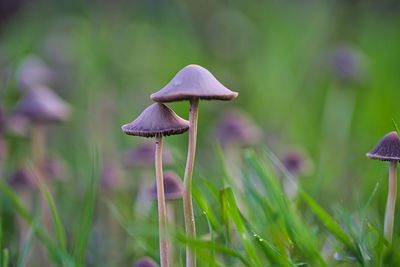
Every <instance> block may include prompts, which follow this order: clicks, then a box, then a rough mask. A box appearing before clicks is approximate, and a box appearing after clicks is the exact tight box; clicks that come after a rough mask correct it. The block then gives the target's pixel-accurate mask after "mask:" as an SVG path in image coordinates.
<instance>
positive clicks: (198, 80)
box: [151, 64, 238, 267]
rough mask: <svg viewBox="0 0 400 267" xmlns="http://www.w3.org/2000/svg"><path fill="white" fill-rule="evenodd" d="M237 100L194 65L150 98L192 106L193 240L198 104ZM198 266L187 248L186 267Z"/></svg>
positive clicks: (187, 187)
mask: <svg viewBox="0 0 400 267" xmlns="http://www.w3.org/2000/svg"><path fill="white" fill-rule="evenodd" d="M237 96H238V93H236V92H233V91H231V90H229V89H228V88H226V87H225V86H224V85H222V84H221V83H220V82H219V81H218V80H217V79H216V78H215V77H214V76H213V75H212V74H211V73H210V72H209V71H208V70H206V69H205V68H203V67H201V66H198V65H193V64H192V65H188V66H186V67H184V68H183V69H182V70H180V71H179V72H178V73H177V74H176V75H175V77H174V78H173V79H172V80H171V81H170V82H169V83H168V84H167V85H166V86H165V87H163V88H162V89H161V90H160V91H158V92H156V93H154V94H152V95H151V99H152V100H154V101H156V102H174V101H180V100H189V102H190V111H189V124H190V127H189V145H188V155H187V160H186V168H185V176H184V182H183V183H184V192H183V209H184V217H185V228H186V233H187V234H188V236H189V237H191V238H196V225H195V220H194V212H193V204H192V193H191V189H192V176H193V167H194V159H195V153H196V139H197V120H198V105H199V100H200V99H205V100H232V99H234V98H236V97H237ZM195 266H196V253H195V251H194V250H192V249H191V248H190V247H189V245H187V246H186V267H195Z"/></svg>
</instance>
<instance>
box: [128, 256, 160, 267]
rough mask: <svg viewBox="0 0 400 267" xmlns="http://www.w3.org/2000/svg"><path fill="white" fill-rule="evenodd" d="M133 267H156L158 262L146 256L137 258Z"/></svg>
mask: <svg viewBox="0 0 400 267" xmlns="http://www.w3.org/2000/svg"><path fill="white" fill-rule="evenodd" d="M134 267H158V264H157V263H156V262H155V261H153V260H152V259H150V258H148V257H144V258H142V259H140V260H138V261H137V262H136V263H135V265H134Z"/></svg>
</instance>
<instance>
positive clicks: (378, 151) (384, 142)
mask: <svg viewBox="0 0 400 267" xmlns="http://www.w3.org/2000/svg"><path fill="white" fill-rule="evenodd" d="M367 157H368V158H370V159H375V160H382V161H389V163H390V164H389V189H388V198H387V202H386V211H385V224H384V236H385V239H386V240H387V241H388V242H389V243H392V237H393V225H394V218H395V217H394V213H395V208H396V195H397V162H398V161H399V160H400V138H399V136H398V134H397V132H394V131H393V132H390V133H388V134H386V135H385V136H384V137H383V138H382V139H381V140H380V141H379V143H378V144H377V145H376V146H375V148H374V149H373V150H371V151H370V152H368V153H367Z"/></svg>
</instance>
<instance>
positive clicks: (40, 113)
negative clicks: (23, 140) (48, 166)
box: [15, 86, 70, 175]
mask: <svg viewBox="0 0 400 267" xmlns="http://www.w3.org/2000/svg"><path fill="white" fill-rule="evenodd" d="M15 113H17V114H20V115H23V116H25V117H26V118H28V119H29V120H30V121H31V137H32V153H33V158H34V162H35V164H36V166H38V168H39V169H40V167H41V166H44V161H45V157H46V136H45V128H44V127H45V125H46V124H50V123H57V122H63V121H66V120H67V119H68V118H69V116H70V108H69V106H68V105H67V104H66V103H65V102H64V101H63V100H62V99H61V98H59V97H58V96H57V95H56V94H55V93H53V92H52V91H51V90H50V89H49V88H47V87H44V86H37V87H33V88H31V89H29V90H28V91H27V92H26V94H25V95H24V97H23V98H22V99H21V100H20V101H19V102H18V103H17V106H16V108H15ZM42 175H43V173H42Z"/></svg>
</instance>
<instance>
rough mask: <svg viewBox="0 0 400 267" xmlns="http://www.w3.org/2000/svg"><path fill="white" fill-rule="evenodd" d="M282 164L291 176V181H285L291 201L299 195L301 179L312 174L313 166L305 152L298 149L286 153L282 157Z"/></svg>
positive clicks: (284, 185)
mask: <svg viewBox="0 0 400 267" xmlns="http://www.w3.org/2000/svg"><path fill="white" fill-rule="evenodd" d="M281 161H282V164H283V166H284V167H285V168H286V170H287V171H288V172H289V173H290V174H291V179H289V178H286V179H285V180H284V181H283V188H284V190H285V193H286V195H287V196H288V197H289V198H290V199H294V198H295V197H297V195H298V186H299V177H300V176H302V175H307V174H310V172H311V171H312V168H313V165H312V162H311V160H310V159H309V158H308V156H307V155H306V153H305V152H303V151H302V150H299V149H296V150H291V151H288V152H286V154H284V155H283V157H282V160H281Z"/></svg>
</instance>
